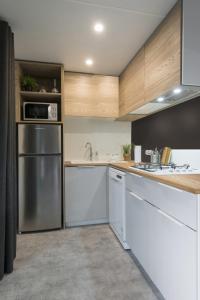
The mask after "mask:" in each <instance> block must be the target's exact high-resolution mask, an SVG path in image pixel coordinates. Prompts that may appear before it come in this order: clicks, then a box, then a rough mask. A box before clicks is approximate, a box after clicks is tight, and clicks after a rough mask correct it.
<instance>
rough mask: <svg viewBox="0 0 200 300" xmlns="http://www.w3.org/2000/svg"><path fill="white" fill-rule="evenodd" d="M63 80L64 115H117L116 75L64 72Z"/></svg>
mask: <svg viewBox="0 0 200 300" xmlns="http://www.w3.org/2000/svg"><path fill="white" fill-rule="evenodd" d="M64 81H65V82H64V114H65V115H66V116H83V117H111V118H116V117H118V111H119V79H118V77H114V76H103V75H92V74H83V73H72V72H65V80H64Z"/></svg>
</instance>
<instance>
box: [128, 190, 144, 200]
mask: <svg viewBox="0 0 200 300" xmlns="http://www.w3.org/2000/svg"><path fill="white" fill-rule="evenodd" d="M129 194H130V195H131V196H132V197H135V198H137V199H138V200H140V201H144V200H143V199H142V198H141V197H139V196H138V195H136V194H134V193H133V192H129Z"/></svg>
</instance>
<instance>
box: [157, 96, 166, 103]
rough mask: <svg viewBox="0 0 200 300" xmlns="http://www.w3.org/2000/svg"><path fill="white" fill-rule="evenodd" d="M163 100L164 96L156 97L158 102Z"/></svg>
mask: <svg viewBox="0 0 200 300" xmlns="http://www.w3.org/2000/svg"><path fill="white" fill-rule="evenodd" d="M164 100H165V98H164V97H158V99H157V101H158V102H162V101H164Z"/></svg>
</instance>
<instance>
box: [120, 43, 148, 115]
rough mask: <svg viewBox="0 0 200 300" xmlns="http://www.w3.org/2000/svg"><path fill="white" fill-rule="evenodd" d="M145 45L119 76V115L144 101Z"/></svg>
mask: <svg viewBox="0 0 200 300" xmlns="http://www.w3.org/2000/svg"><path fill="white" fill-rule="evenodd" d="M144 54H145V52H144V47H143V48H142V49H141V50H140V51H139V52H138V53H137V55H136V56H135V57H134V58H133V59H132V61H131V62H130V63H129V64H128V66H127V67H126V69H125V70H124V71H123V72H122V74H121V75H120V78H119V99H120V100H119V115H120V116H123V115H125V114H127V113H128V112H131V111H132V110H133V109H135V108H137V107H139V106H141V105H142V104H143V103H144V80H145V77H144V71H145V66H144V62H145V55H144Z"/></svg>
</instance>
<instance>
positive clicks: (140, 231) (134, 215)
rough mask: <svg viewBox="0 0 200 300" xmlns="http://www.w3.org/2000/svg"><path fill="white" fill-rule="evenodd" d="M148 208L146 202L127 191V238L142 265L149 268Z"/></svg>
mask: <svg viewBox="0 0 200 300" xmlns="http://www.w3.org/2000/svg"><path fill="white" fill-rule="evenodd" d="M148 218H149V216H148V208H147V204H146V202H145V201H143V200H142V199H141V198H140V197H139V196H137V195H135V194H134V193H133V192H130V191H128V190H126V238H127V243H128V245H129V247H130V248H131V250H132V252H133V253H134V255H135V256H136V257H137V259H138V260H139V262H140V263H141V265H142V266H143V267H144V268H145V269H147V268H148V262H149V257H148Z"/></svg>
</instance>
